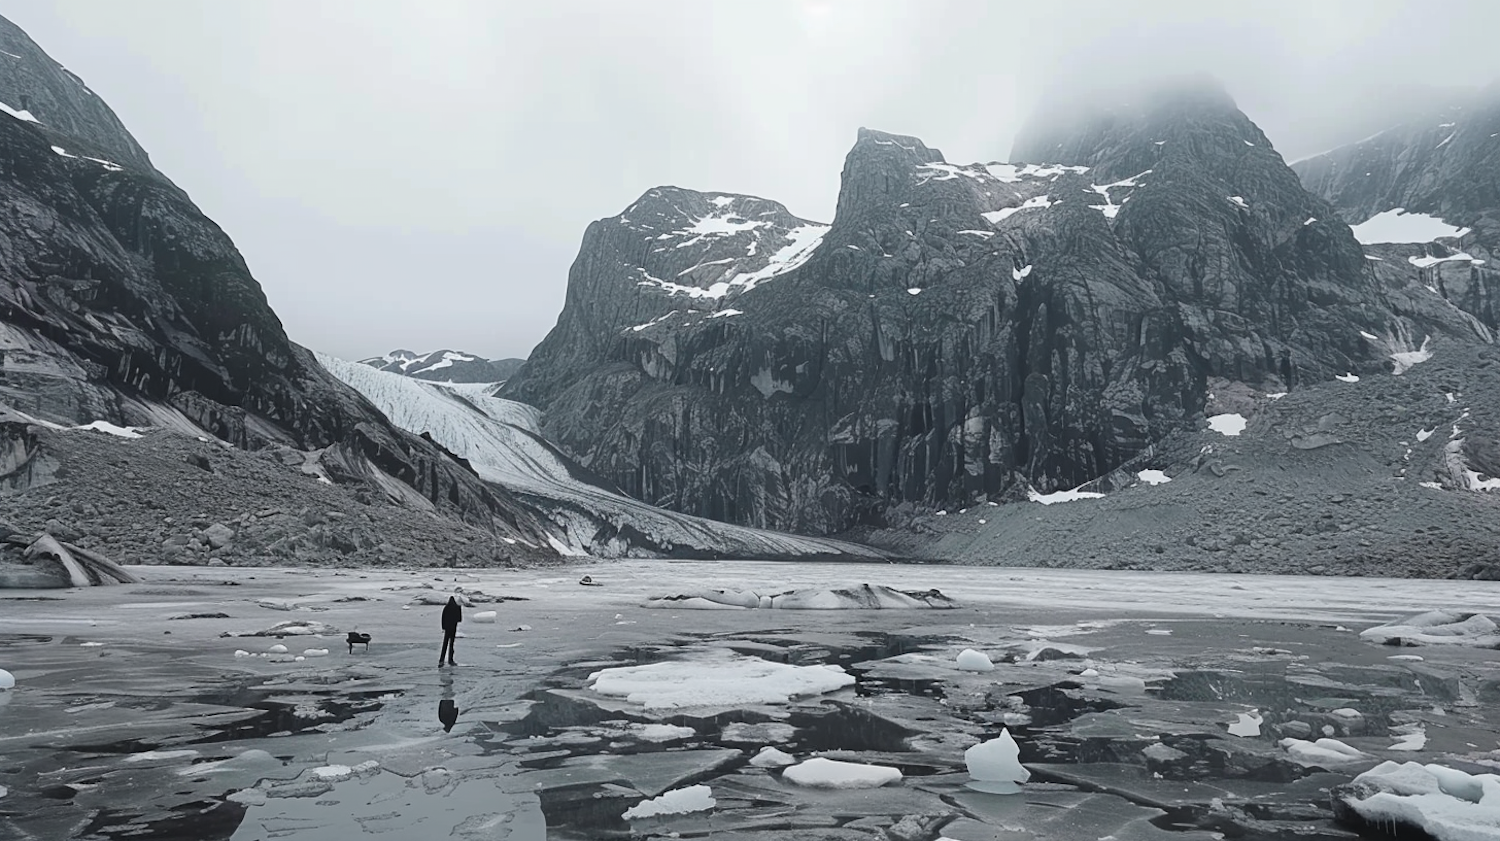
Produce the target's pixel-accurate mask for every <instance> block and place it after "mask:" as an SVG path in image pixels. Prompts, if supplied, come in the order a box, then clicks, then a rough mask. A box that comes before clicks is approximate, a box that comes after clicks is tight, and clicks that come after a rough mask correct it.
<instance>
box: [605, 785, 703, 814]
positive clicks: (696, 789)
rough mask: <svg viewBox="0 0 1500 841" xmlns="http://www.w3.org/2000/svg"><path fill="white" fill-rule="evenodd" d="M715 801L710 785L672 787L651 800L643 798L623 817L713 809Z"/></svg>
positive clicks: (687, 812)
mask: <svg viewBox="0 0 1500 841" xmlns="http://www.w3.org/2000/svg"><path fill="white" fill-rule="evenodd" d="M715 803H716V801H715V800H714V798H713V793H712V791H711V790H710V789H709V787H708V786H705V785H696V786H688V787H686V788H676V789H672V790H671V791H668V792H664V793H662V794H661V796H659V797H653V798H651V799H650V800H643V801H641V802H640V803H637V804H636V805H634V806H632V807H631V808H629V809H627V810H626V811H625V814H624V815H623V816H622V817H624V818H625V820H627V821H629V820H637V819H639V818H650V817H654V816H656V815H686V814H690V813H692V812H706V811H708V810H709V809H712V808H713V807H714V805H715Z"/></svg>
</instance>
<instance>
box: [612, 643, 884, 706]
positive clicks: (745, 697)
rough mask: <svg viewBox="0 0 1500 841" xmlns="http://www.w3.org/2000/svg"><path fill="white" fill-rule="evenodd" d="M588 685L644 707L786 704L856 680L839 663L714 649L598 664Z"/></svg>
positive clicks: (850, 683) (850, 684)
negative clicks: (775, 659) (791, 661)
mask: <svg viewBox="0 0 1500 841" xmlns="http://www.w3.org/2000/svg"><path fill="white" fill-rule="evenodd" d="M588 683H589V684H590V686H589V688H590V689H592V690H593V691H595V692H597V693H599V694H601V695H608V696H611V697H617V698H624V699H625V700H627V701H630V702H631V703H635V704H640V705H641V706H643V707H645V708H646V709H677V708H682V707H703V706H742V705H745V704H784V703H787V702H788V701H790V700H792V699H793V698H805V697H809V696H813V695H822V694H824V693H827V692H833V691H835V690H838V689H842V688H844V687H845V686H852V685H853V684H854V676H853V675H851V674H849V673H847V672H845V671H844V670H843V669H842V668H840V667H838V666H827V665H815V666H792V665H788V664H786V663H772V662H770V661H769V660H762V659H760V658H758V657H744V656H741V655H738V654H733V653H729V652H715V653H712V654H711V655H709V656H705V657H699V658H695V659H691V660H670V661H667V662H664V663H651V664H649V665H645V666H623V667H619V668H613V669H601V670H599V671H597V672H594V673H593V674H590V675H589V677H588Z"/></svg>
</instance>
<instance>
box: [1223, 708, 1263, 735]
mask: <svg viewBox="0 0 1500 841" xmlns="http://www.w3.org/2000/svg"><path fill="white" fill-rule="evenodd" d="M1237 715H1238V716H1239V721H1236V722H1235V723H1233V724H1231V725H1229V735H1231V736H1241V737H1245V738H1249V737H1252V736H1259V735H1260V726H1261V724H1262V723H1264V722H1265V719H1264V718H1263V717H1261V716H1260V715H1259V714H1257V713H1256V712H1255V711H1254V710H1251V711H1250V712H1247V713H1238V714H1237Z"/></svg>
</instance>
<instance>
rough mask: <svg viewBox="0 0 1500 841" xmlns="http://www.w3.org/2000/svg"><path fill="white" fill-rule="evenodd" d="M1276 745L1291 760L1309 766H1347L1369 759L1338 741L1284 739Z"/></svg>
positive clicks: (1365, 754)
mask: <svg viewBox="0 0 1500 841" xmlns="http://www.w3.org/2000/svg"><path fill="white" fill-rule="evenodd" d="M1277 744H1279V745H1281V746H1282V747H1284V748H1286V752H1287V753H1288V754H1290V755H1291V757H1292V758H1293V759H1295V760H1297V761H1298V762H1302V763H1306V764H1309V765H1347V764H1349V763H1351V762H1359V761H1361V760H1365V759H1369V758H1370V755H1369V754H1367V753H1365V752H1364V751H1361V750H1358V749H1356V748H1352V747H1350V746H1348V745H1346V744H1344V743H1343V742H1340V741H1339V740H1338V739H1319V740H1317V741H1316V742H1307V741H1303V740H1302V739H1292V738H1286V739H1282V740H1281V741H1280V742H1278V743H1277Z"/></svg>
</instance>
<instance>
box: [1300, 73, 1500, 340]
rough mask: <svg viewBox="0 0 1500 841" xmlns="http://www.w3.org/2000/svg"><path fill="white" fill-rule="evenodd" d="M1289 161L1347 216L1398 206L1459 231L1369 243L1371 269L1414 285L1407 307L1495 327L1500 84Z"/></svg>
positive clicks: (1365, 216) (1499, 281)
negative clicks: (1454, 312)
mask: <svg viewBox="0 0 1500 841" xmlns="http://www.w3.org/2000/svg"><path fill="white" fill-rule="evenodd" d="M1293 168H1294V169H1295V170H1296V172H1297V174H1298V176H1299V177H1300V178H1301V179H1302V183H1303V184H1304V185H1305V186H1306V187H1307V189H1308V190H1310V191H1312V192H1313V193H1316V194H1318V195H1320V196H1322V197H1324V198H1326V199H1327V200H1328V201H1329V202H1331V203H1332V204H1333V205H1334V207H1335V208H1336V209H1337V210H1338V213H1339V215H1340V217H1342V218H1343V219H1344V220H1345V221H1346V222H1349V223H1350V224H1355V225H1357V224H1359V223H1362V222H1365V221H1367V220H1369V219H1371V218H1372V217H1374V216H1377V215H1380V214H1387V215H1389V212H1394V211H1396V210H1397V209H1401V210H1404V211H1406V212H1407V213H1418V214H1425V215H1428V216H1432V217H1436V218H1438V219H1441V220H1443V221H1444V222H1447V223H1449V224H1450V225H1452V226H1453V227H1454V228H1456V229H1458V231H1456V233H1458V235H1457V236H1453V237H1440V238H1437V239H1436V240H1435V241H1426V240H1429V239H1430V236H1426V237H1424V236H1416V235H1405V236H1402V235H1400V234H1399V233H1397V234H1392V235H1389V236H1386V237H1384V238H1394V239H1401V240H1406V241H1405V242H1395V243H1382V244H1375V243H1373V241H1372V243H1371V244H1370V245H1368V246H1367V248H1366V250H1367V251H1368V252H1369V254H1370V255H1371V258H1372V268H1373V269H1374V271H1375V274H1376V276H1377V277H1378V278H1379V280H1380V282H1381V285H1382V287H1384V288H1386V289H1389V290H1393V292H1392V294H1393V295H1397V296H1400V295H1401V293H1399V292H1395V291H1394V290H1398V289H1402V288H1404V289H1406V290H1407V291H1409V292H1410V293H1411V294H1410V295H1407V296H1402V298H1403V303H1404V306H1405V307H1406V309H1407V310H1408V311H1410V310H1427V311H1433V310H1439V309H1453V308H1457V309H1458V310H1460V311H1462V312H1464V313H1467V314H1468V315H1471V316H1472V317H1473V318H1474V319H1475V320H1476V321H1478V322H1479V323H1480V324H1482V325H1483V326H1484V328H1485V329H1487V330H1489V331H1494V330H1496V329H1500V302H1497V301H1496V298H1497V296H1500V272H1497V271H1496V270H1495V259H1496V257H1497V256H1500V84H1495V85H1491V86H1490V87H1489V89H1487V90H1485V91H1484V92H1482V93H1480V94H1478V95H1477V96H1474V97H1473V98H1471V99H1468V100H1467V101H1464V102H1460V103H1456V104H1452V105H1446V106H1443V107H1439V108H1434V109H1433V110H1432V111H1431V113H1428V114H1425V115H1423V116H1421V117H1419V118H1417V119H1414V120H1411V121H1409V122H1406V123H1403V124H1401V125H1396V126H1392V127H1390V128H1388V129H1386V130H1385V131H1382V132H1380V133H1379V134H1376V135H1374V136H1373V137H1370V138H1367V139H1365V140H1362V141H1360V142H1358V143H1354V144H1352V145H1349V146H1345V147H1342V148H1339V149H1335V150H1333V151H1331V152H1327V153H1324V154H1322V155H1318V156H1315V157H1312V158H1308V159H1306V160H1303V161H1298V162H1297V163H1295V164H1293ZM1401 230H1404V228H1403V229H1401ZM1412 240H1416V241H1412ZM1415 341H1420V339H1416V340H1415Z"/></svg>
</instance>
